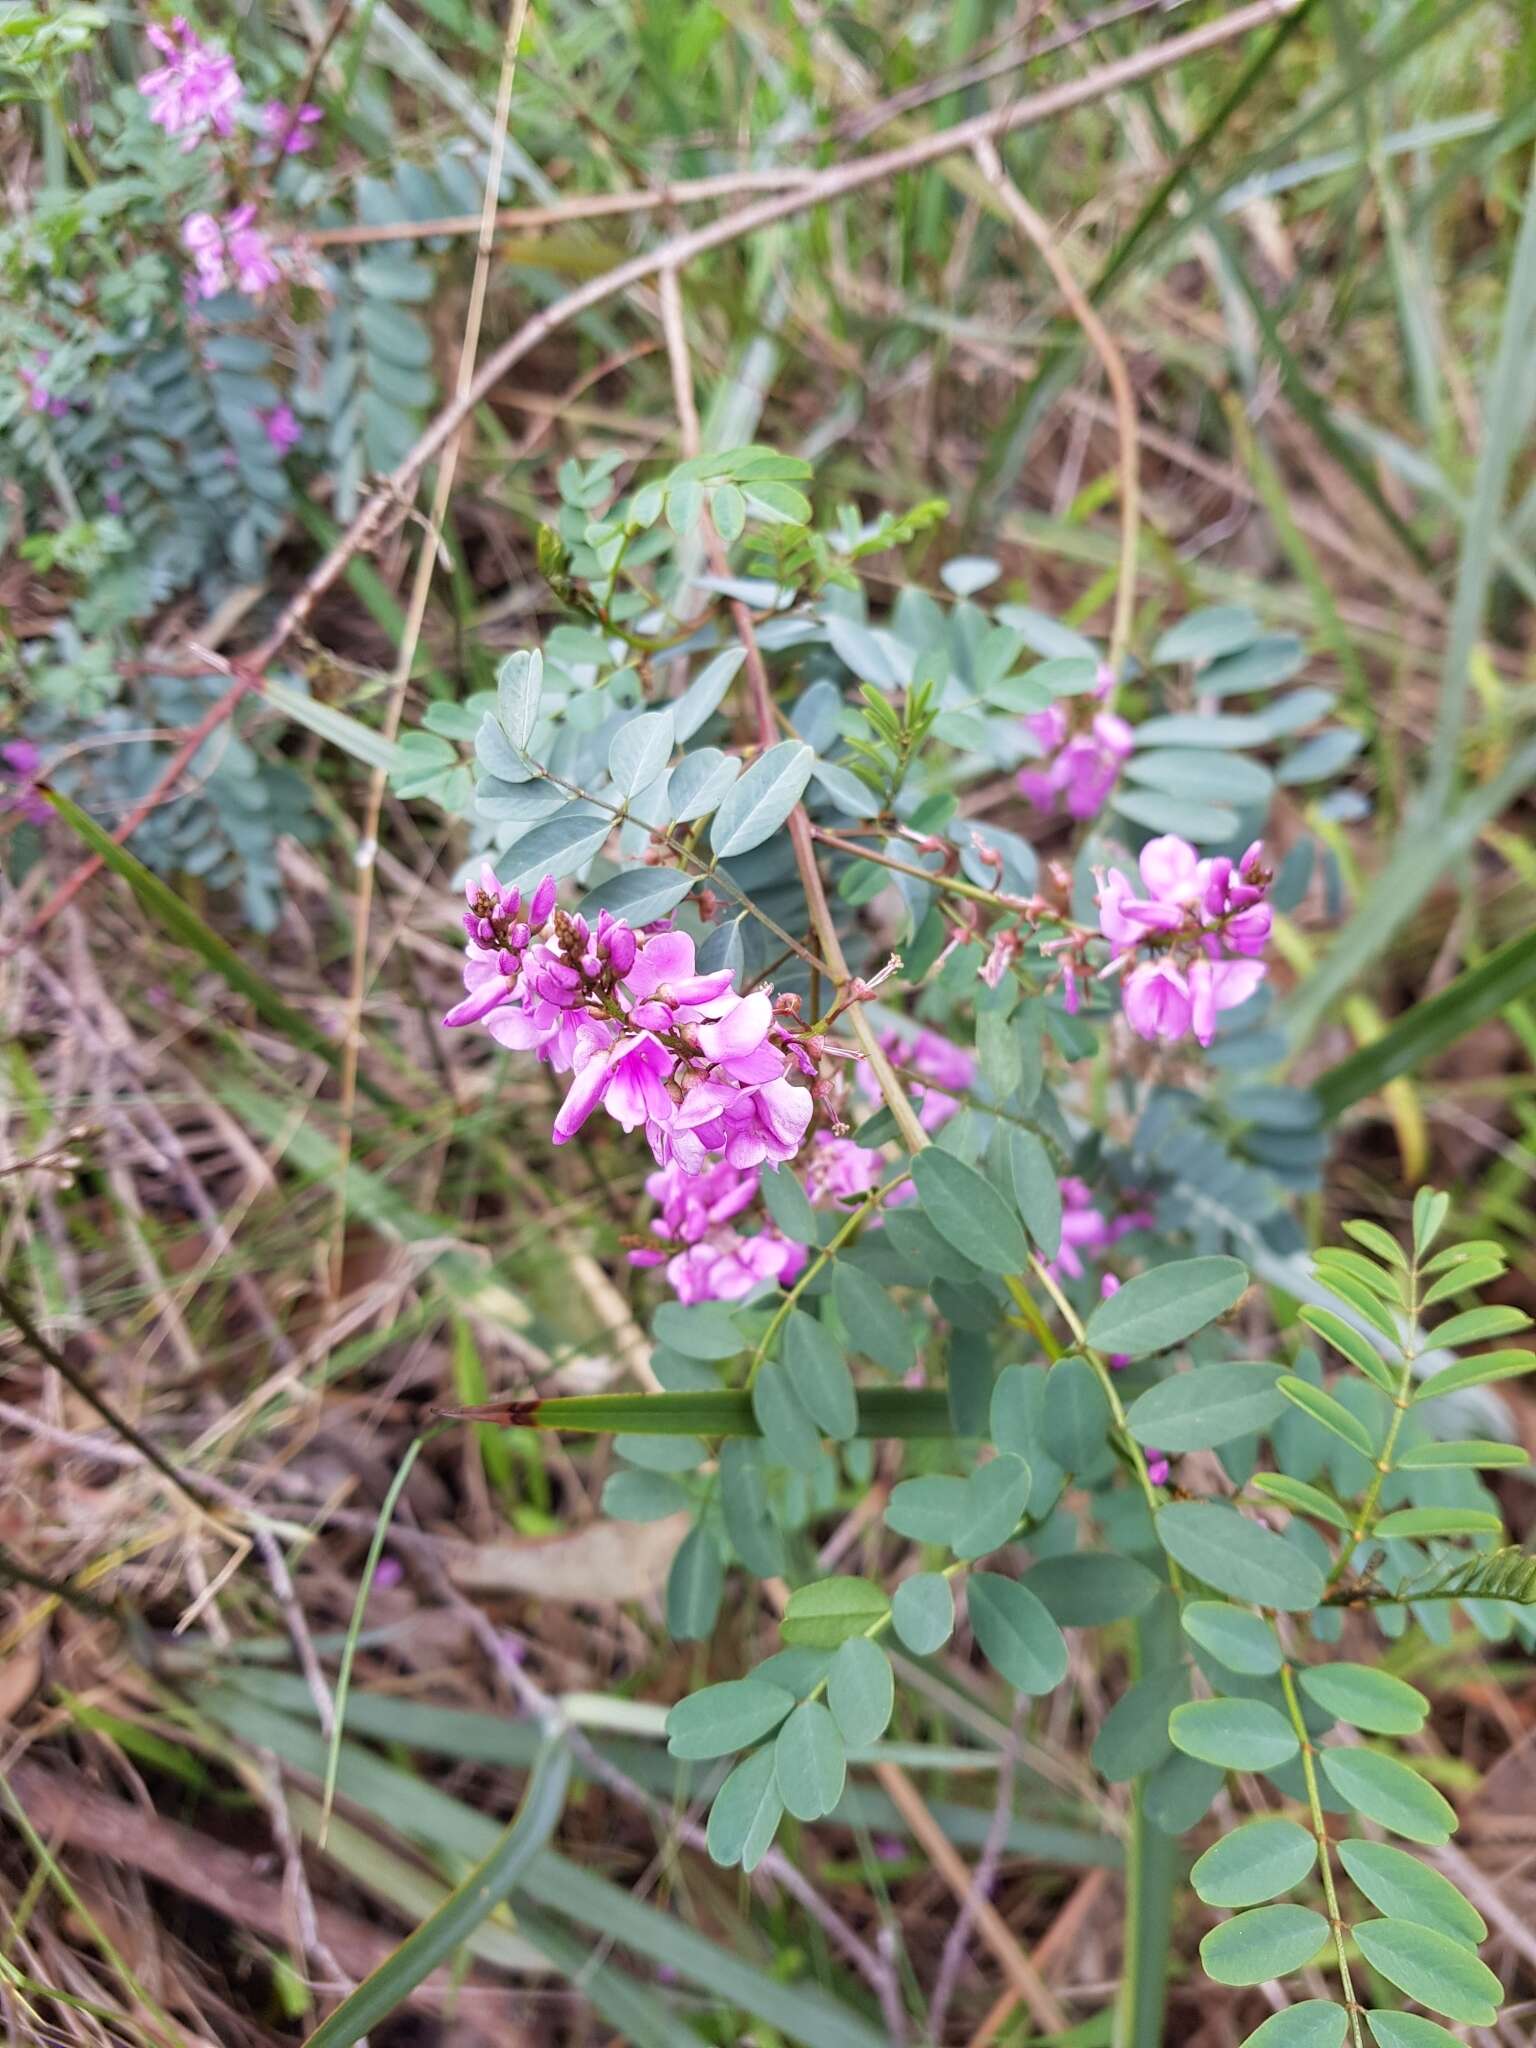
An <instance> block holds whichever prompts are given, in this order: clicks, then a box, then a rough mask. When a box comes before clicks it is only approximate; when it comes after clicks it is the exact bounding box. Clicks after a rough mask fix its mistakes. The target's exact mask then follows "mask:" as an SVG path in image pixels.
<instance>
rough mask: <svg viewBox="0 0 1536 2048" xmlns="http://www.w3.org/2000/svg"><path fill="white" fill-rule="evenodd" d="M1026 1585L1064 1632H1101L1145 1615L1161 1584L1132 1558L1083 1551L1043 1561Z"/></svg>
mask: <svg viewBox="0 0 1536 2048" xmlns="http://www.w3.org/2000/svg"><path fill="white" fill-rule="evenodd" d="M1023 1584H1024V1585H1026V1586H1027V1587H1028V1588H1029V1590H1030V1592H1031V1593H1033V1594H1034V1596H1035V1598H1036V1599H1037V1600H1039V1601H1040V1602H1041V1603H1042V1605H1043V1606H1044V1607H1045V1608H1046V1609H1047V1610H1048V1612H1049V1613H1050V1615H1051V1617H1052V1618H1053V1620H1055V1621H1057V1622H1058V1623H1060V1625H1061V1626H1062V1627H1063V1628H1102V1627H1104V1626H1105V1624H1106V1623H1108V1622H1111V1621H1124V1620H1126V1619H1127V1618H1128V1617H1129V1616H1131V1615H1133V1614H1141V1613H1144V1612H1145V1610H1146V1609H1147V1608H1148V1607H1150V1606H1151V1604H1152V1602H1153V1601H1154V1600H1155V1599H1156V1598H1157V1595H1158V1591H1159V1588H1160V1585H1161V1581H1160V1580H1159V1579H1158V1578H1156V1577H1155V1575H1154V1574H1153V1573H1151V1572H1149V1571H1148V1570H1147V1568H1146V1566H1145V1565H1144V1564H1138V1563H1137V1562H1136V1560H1135V1559H1134V1558H1130V1557H1116V1556H1114V1555H1113V1554H1112V1553H1111V1552H1109V1551H1106V1550H1080V1551H1075V1552H1069V1553H1067V1554H1066V1555H1064V1556H1061V1557H1045V1558H1042V1559H1041V1560H1040V1562H1039V1563H1038V1564H1034V1565H1031V1566H1030V1568H1029V1570H1028V1571H1027V1572H1026V1573H1025V1574H1024V1578H1023Z"/></svg>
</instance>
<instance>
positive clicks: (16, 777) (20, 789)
mask: <svg viewBox="0 0 1536 2048" xmlns="http://www.w3.org/2000/svg"><path fill="white" fill-rule="evenodd" d="M0 761H3V762H4V763H5V769H4V771H0V810H6V811H14V812H15V813H16V814H17V816H18V817H20V818H23V819H24V820H25V821H26V822H27V824H29V825H46V824H47V822H48V820H49V819H50V818H51V817H52V815H53V813H52V811H51V810H50V809H49V807H48V804H47V803H46V801H45V800H44V799H43V798H42V797H41V796H39V795H38V793H37V789H36V786H35V785H36V778H37V771H38V769H39V768H40V767H41V766H42V764H43V753H42V749H41V747H39V746H37V745H36V743H35V742H34V741H32V740H7V741H6V742H5V745H4V746H0ZM7 783H11V784H13V785H14V787H13V788H11V789H10V790H7V789H6V787H5V785H6V784H7Z"/></svg>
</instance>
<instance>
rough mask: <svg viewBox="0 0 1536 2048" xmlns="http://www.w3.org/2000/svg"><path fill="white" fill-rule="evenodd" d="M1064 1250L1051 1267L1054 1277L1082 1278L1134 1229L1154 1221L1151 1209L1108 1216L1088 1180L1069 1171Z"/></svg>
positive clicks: (1063, 1195)
mask: <svg viewBox="0 0 1536 2048" xmlns="http://www.w3.org/2000/svg"><path fill="white" fill-rule="evenodd" d="M1060 1185H1061V1249H1060V1251H1058V1252H1057V1254H1056V1256H1055V1258H1054V1259H1053V1260H1052V1261H1051V1263H1050V1265H1049V1266H1048V1267H1047V1269H1046V1270H1047V1271H1048V1272H1049V1273H1050V1274H1051V1275H1052V1277H1053V1278H1054V1279H1058V1280H1059V1279H1062V1278H1063V1277H1065V1278H1066V1279H1068V1280H1081V1278H1082V1277H1083V1274H1084V1272H1085V1270H1086V1269H1087V1267H1088V1266H1089V1265H1091V1264H1093V1263H1094V1262H1095V1261H1096V1260H1097V1259H1098V1258H1099V1257H1100V1256H1101V1254H1103V1253H1104V1252H1107V1251H1109V1250H1110V1249H1111V1248H1112V1247H1113V1246H1114V1245H1117V1244H1118V1243H1119V1242H1120V1240H1121V1238H1122V1237H1128V1236H1129V1235H1130V1233H1131V1232H1132V1231H1133V1230H1144V1229H1146V1228H1147V1227H1148V1226H1149V1225H1150V1224H1151V1223H1152V1221H1153V1217H1152V1212H1151V1211H1150V1210H1149V1209H1130V1210H1127V1211H1126V1212H1125V1213H1124V1214H1123V1215H1120V1216H1106V1215H1105V1214H1104V1211H1103V1210H1102V1209H1101V1208H1100V1207H1099V1205H1098V1203H1097V1202H1096V1201H1095V1200H1094V1195H1093V1190H1092V1189H1091V1188H1090V1187H1089V1185H1088V1183H1087V1182H1086V1181H1083V1180H1079V1179H1078V1178H1077V1177H1076V1175H1074V1174H1068V1175H1067V1176H1066V1178H1065V1179H1064V1180H1063V1181H1062V1182H1061V1184H1060Z"/></svg>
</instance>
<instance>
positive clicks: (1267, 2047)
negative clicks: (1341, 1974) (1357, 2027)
mask: <svg viewBox="0 0 1536 2048" xmlns="http://www.w3.org/2000/svg"><path fill="white" fill-rule="evenodd" d="M1348 2028H1349V2015H1348V2014H1347V2013H1346V2012H1345V2010H1344V2008H1343V2006H1341V2005H1330V2004H1329V2002H1328V2000H1327V1999H1326V1998H1304V1999H1303V2000H1302V2001H1301V2003H1300V2005H1288V2006H1287V2007H1286V2008H1285V2010H1284V2012H1277V2013H1271V2015H1270V2017H1269V2018H1268V2019H1267V2020H1265V2022H1264V2024H1263V2025H1262V2026H1259V2027H1255V2028H1254V2030H1253V2032H1252V2033H1251V2034H1250V2035H1249V2036H1248V2038H1247V2040H1246V2041H1245V2042H1244V2043H1243V2048H1343V2042H1344V2036H1345V2034H1346V2032H1347V2031H1348Z"/></svg>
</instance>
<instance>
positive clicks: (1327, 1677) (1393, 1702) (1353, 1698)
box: [1300, 1663, 1429, 1735]
mask: <svg viewBox="0 0 1536 2048" xmlns="http://www.w3.org/2000/svg"><path fill="white" fill-rule="evenodd" d="M1300 1683H1301V1689H1302V1691H1303V1692H1304V1693H1305V1694H1306V1696H1307V1698H1308V1699H1309V1700H1313V1701H1315V1702H1316V1704H1317V1705H1318V1706H1320V1707H1321V1708H1322V1709H1323V1711H1324V1713H1327V1714H1332V1716H1333V1717H1334V1719H1335V1720H1336V1721H1348V1722H1349V1723H1350V1725H1351V1726H1352V1727H1355V1728H1364V1729H1367V1730H1368V1731H1369V1732H1370V1733H1371V1734H1373V1735H1417V1734H1418V1732H1419V1730H1420V1729H1421V1728H1422V1727H1423V1726H1424V1721H1425V1717H1426V1715H1427V1714H1428V1713H1429V1701H1428V1700H1427V1699H1425V1697H1424V1695H1423V1693H1421V1692H1420V1691H1419V1690H1418V1689H1417V1687H1416V1686H1412V1685H1408V1684H1405V1682H1404V1681H1403V1680H1402V1679H1401V1678H1394V1677H1393V1676H1392V1674H1391V1672H1390V1671H1380V1670H1378V1669H1377V1668H1376V1667H1375V1666H1374V1665H1370V1664H1342V1663H1341V1664H1314V1665H1311V1666H1309V1667H1308V1668H1307V1669H1306V1670H1304V1671H1303V1672H1302V1673H1301V1678H1300Z"/></svg>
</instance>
